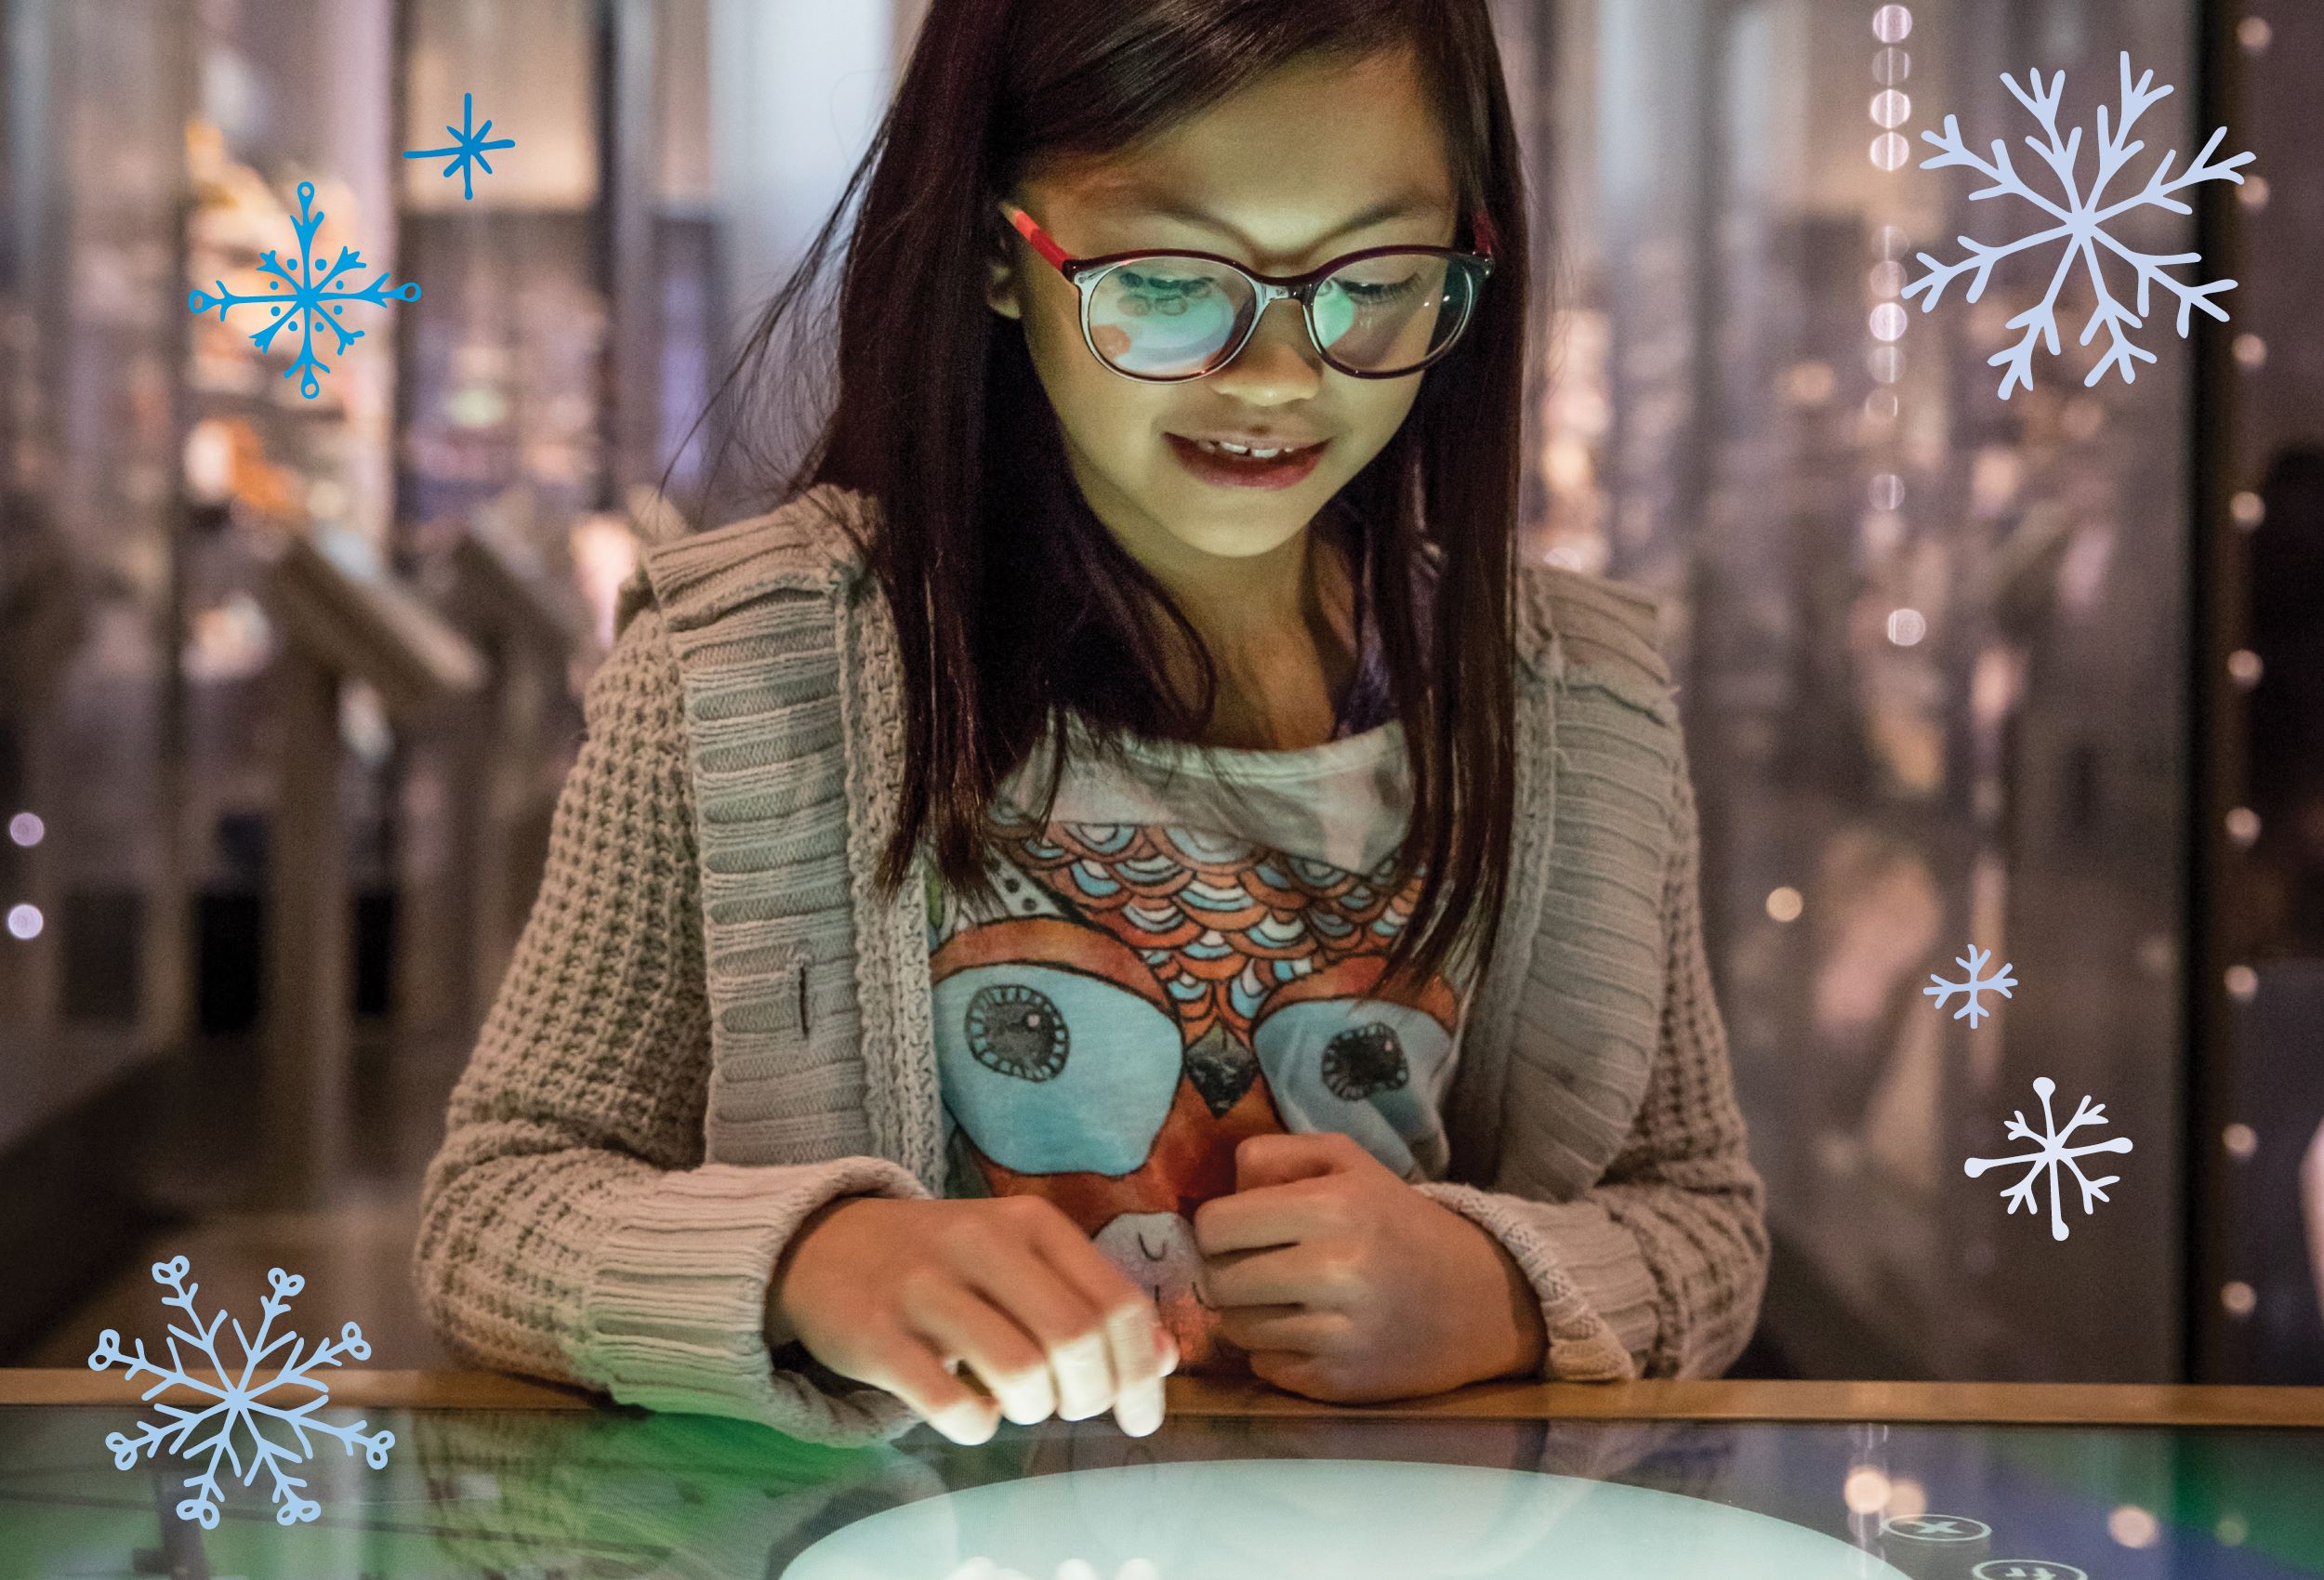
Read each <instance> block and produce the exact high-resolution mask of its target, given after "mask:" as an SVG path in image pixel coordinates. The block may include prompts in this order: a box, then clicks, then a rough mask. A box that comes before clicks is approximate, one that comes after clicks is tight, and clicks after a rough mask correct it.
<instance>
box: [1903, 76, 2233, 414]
mask: <svg viewBox="0 0 2324 1580" xmlns="http://www.w3.org/2000/svg"><path fill="white" fill-rule="evenodd" d="M2154 80H2155V73H2154V72H2146V74H2145V75H2144V76H2142V77H2140V78H2139V79H2138V82H2137V83H2136V85H2135V86H2133V83H2132V82H2131V56H2130V51H2128V50H2124V51H2123V52H2122V112H2121V123H2120V125H2111V126H2110V125H2109V124H2108V120H2107V115H2106V106H2105V105H2103V104H2102V105H2100V106H2099V107H2098V168H2097V176H2096V179H2094V180H2093V181H2092V182H2091V184H2090V190H2089V191H2088V192H2087V193H2085V192H2084V191H2082V189H2081V185H2080V171H2079V164H2080V154H2081V146H2082V129H2081V128H2080V126H2077V127H2075V128H2074V130H2073V135H2072V136H2070V137H2061V136H2060V135H2059V132H2058V101H2059V100H2060V99H2062V98H2064V97H2065V93H2066V73H2065V72H2062V71H2061V72H2058V73H2057V74H2056V75H2055V76H2053V77H2052V78H2051V79H2050V85H2049V86H2048V87H2046V88H2045V87H2043V86H2042V85H2041V73H2040V71H2038V70H2029V71H2027V73H2026V83H2027V86H2023V87H2020V86H2018V84H2017V82H2016V79H2014V77H2012V76H2010V75H2009V74H2008V73H2007V72H2003V73H2002V75H2001V82H2002V84H2003V85H2004V86H2007V87H2008V89H2009V90H2010V92H2011V94H2013V95H2014V97H2015V98H2016V99H2017V102H2018V103H2020V104H2022V105H2024V106H2025V107H2026V108H2027V110H2028V111H2030V112H2032V113H2033V115H2034V117H2035V118H2036V119H2037V120H2039V121H2040V123H2041V129H2042V131H2043V132H2044V133H2045V134H2046V136H2047V139H2048V140H2046V141H2044V140H2042V139H2041V138H2035V137H2032V136H2028V137H2027V138H2026V146H2027V148H2030V149H2031V150H2033V151H2034V152H2035V153H2036V154H2038V155H2040V158H2041V162H2042V163H2043V164H2045V165H2048V166H2049V167H2050V169H2051V170H2052V172H2053V173H2054V174H2055V175H2056V177H2057V178H2058V181H2059V183H2060V185H2062V186H2063V187H2064V188H2065V189H2066V197H2065V201H2064V202H2063V203H2059V202H2056V201H2054V200H2053V199H2052V198H2050V197H2048V196H2046V195H2044V194H2043V193H2041V192H2039V191H2035V190H2034V189H2033V188H2032V187H2030V186H2027V184H2026V181H2025V178H2023V177H2021V176H2020V175H2018V173H2017V170H2016V168H2015V166H2014V165H2011V163H2010V156H2009V149H2008V148H2007V147H2006V146H2005V145H2004V144H2003V143H2002V141H2001V139H2000V138H1994V139H1993V158H1992V160H1991V162H1990V163H1988V162H1987V161H1986V160H1984V159H1981V158H1979V157H1978V156H1977V155H1976V154H1974V153H1972V152H1971V151H1969V149H1968V146H1967V145H1966V144H1965V143H1963V142H1962V141H1961V125H1960V123H1959V121H1958V119H1957V118H1956V117H1954V116H1951V115H1948V116H1946V117H1945V130H1944V133H1943V134H1942V135H1941V136H1940V135H1939V134H1937V133H1935V132H1922V133H1921V140H1922V141H1924V142H1927V143H1931V144H1933V145H1934V146H1935V147H1936V148H1937V149H1939V150H1941V151H1940V152H1939V153H1938V154H1937V155H1936V157H1934V158H1933V159H1928V160H1924V161H1922V162H1921V169H1923V170H1937V169H1942V168H1944V167H1946V166H1948V165H1969V166H1971V167H1972V168H1974V169H1975V170H1978V171H1981V172H1983V173H1984V174H1985V175H1986V176H1987V177H1989V178H1991V179H1992V181H1993V185H1991V186H1989V187H1987V188H1986V189H1985V190H1984V191H1976V192H1972V193H1970V194H1969V201H1970V202H1972V203H1976V202H1979V201H1981V200H1983V199H1985V198H1990V197H2002V196H2009V197H2018V198H2023V199H2024V200H2025V201H2026V202H2027V203H2029V204H2033V205H2034V206H2035V207H2036V208H2039V209H2040V210H2041V211H2042V212H2044V213H2046V214H2048V215H2049V216H2051V217H2053V218H2054V219H2055V220H2057V223H2056V224H2055V225H2053V226H2052V227H2050V229H2048V230H2042V231H2040V232H2038V233H2036V234H2034V235H2030V236H2025V237H2022V238H2020V239H2019V240H2017V241H2014V242H2008V243H2004V244H2000V245H1987V244H1985V243H1983V242H1979V241H1976V240H1974V239H1973V238H1971V237H1968V236H1961V237H1958V238H1956V240H1958V241H1959V242H1960V243H1961V245H1962V246H1964V247H1966V248H1968V249H1969V256H1968V257H1964V258H1962V259H1961V261H1960V262H1958V263H1943V262H1940V261H1939V260H1938V259H1936V258H1934V257H1930V256H1929V255H1928V254H1927V253H1921V254H1920V255H1919V257H1920V260H1921V262H1922V263H1924V264H1926V265H1928V267H1929V270H1930V272H1929V273H1927V274H1924V275H1922V276H1921V278H1920V279H1918V280H1916V281H1914V282H1913V283H1911V284H1909V285H1908V286H1906V287H1905V293H1904V294H1905V296H1907V298H1910V297H1911V296H1915V295H1917V294H1919V293H1921V292H1926V293H1927V297H1926V299H1925V300H1923V301H1922V302H1921V311H1922V312H1927V311H1929V310H1930V309H1934V307H1935V306H1936V303H1937V298H1938V297H1940V296H1943V295H1944V294H1945V287H1946V286H1947V285H1948V284H1949V283H1951V282H1952V281H1953V280H1954V278H1955V277H1956V276H1958V275H1961V274H1962V273H1964V272H1966V271H1968V270H1972V269H1974V270H1976V278H1975V280H1974V282H1972V283H1971V284H1970V287H1969V299H1970V300H1971V301H1973V302H1974V301H1975V300H1977V299H1978V298H1979V297H1980V296H1983V295H1984V294H1985V286H1986V281H1987V279H1988V278H1990V277H1991V275H1992V273H1993V266H1994V265H1995V264H1997V263H1999V262H2000V260H2001V259H2003V258H2005V257H2011V256H2013V255H2014V254H2016V253H2021V252H2025V251H2027V249H2029V248H2032V247H2038V246H2041V245H2043V244H2046V243H2049V242H2054V241H2059V240H2061V239H2063V240H2064V241H2065V243H2066V246H2065V249H2064V251H2063V252H2061V253H2060V255H2059V257H2058V265H2057V268H2056V270H2054V271H2053V273H2052V274H2051V276H2050V288H2049V290H2048V291H2046V292H2044V293H2043V295H2042V297H2041V300H2040V301H2039V302H2037V303H2035V304H2034V305H2033V306H2032V307H2030V308H2028V309H2026V310H2025V311H2024V312H2021V313H2019V314H2018V315H2017V316H2016V317H2015V318H2013V319H2011V320H2010V321H2009V327H2011V328H2012V329H2017V330H2022V331H2024V334H2023V336H2021V337H2020V338H2019V340H2018V342H2017V343H2016V344H2015V345H2014V346H2011V347H2008V348H2007V349H2003V350H2001V351H2000V352H1998V353H1997V354H1995V355H1994V356H1993V357H1991V358H1990V359H1988V361H1987V365H1988V366H1991V367H2006V368H2007V370H2008V371H2007V372H2006V373H2004V374H2003V375H2002V377H2001V399H2002V400H2004V401H2006V400H2008V399H2009V398H2010V396H2011V394H2012V393H2013V392H2014V390H2015V389H2016V388H2017V387H2018V386H2020V385H2023V386H2024V387H2025V388H2028V389H2030V388H2033V356H2034V347H2035V345H2036V344H2037V343H2040V344H2045V345H2047V346H2048V348H2049V350H2050V354H2051V355H2052V356H2053V357H2054V356H2056V355H2057V354H2058V320H2057V300H2058V291H2059V289H2060V287H2062V286H2063V285H2064V284H2065V283H2066V279H2067V275H2068V274H2069V273H2071V272H2072V271H2073V268H2074V264H2075V262H2076V260H2077V259H2079V260H2080V262H2081V263H2082V265H2083V270H2084V272H2085V273H2086V274H2087V275H2088V276H2089V278H2090V284H2091V289H2092V290H2093V291H2094V292H2095V293H2096V294H2097V298H2098V300H2097V305H2096V306H2095V307H2093V309H2091V314H2090V319H2089V322H2088V323H2085V324H2084V325H2083V326H2082V333H2081V337H2080V344H2081V345H2084V346H2087V345H2089V344H2090V343H2091V341H2092V340H2093V339H2094V338H2096V337H2097V336H2098V334H2099V333H2100V332H2101V331H2102V330H2103V331H2104V332H2105V333H2106V336H2108V343H2107V348H2106V356H2105V358H2104V359H2103V360H2101V361H2100V362H2099V363H2098V365H2097V366H2096V367H2093V368H2092V369H2091V370H2090V376H2089V377H2088V378H2086V379H2084V380H2083V381H2082V383H2083V385H2084V387H2085V388H2088V387H2090V386H2093V385H2095V384H2096V383H2097V382H2098V381H2099V380H2100V379H2101V378H2104V377H2105V376H2106V370H2107V369H2108V368H2112V367H2119V368H2120V369H2121V370H2122V382H2123V383H2125V384H2135V383H2137V382H2138V368H2137V365H2136V364H2137V363H2139V362H2153V361H2154V360H2155V354H2154V353H2153V352H2152V351H2149V350H2147V349H2145V348H2144V347H2141V346H2139V345H2138V344H2137V343H2135V342H2134V341H2133V340H2132V339H2131V337H2130V331H2132V330H2133V329H2137V328H2139V327H2141V326H2142V325H2143V324H2144V323H2146V312H2147V305H2148V299H2149V296H2150V295H2151V293H2152V288H2153V287H2155V286H2157V285H2159V286H2161V287H2163V288H2164V289H2165V290H2168V291H2169V292H2170V293H2171V294H2172V296H2176V297H2178V299H2179V337H2180V338H2181V339H2183V340H2184V339H2185V338H2186V333H2187V325H2188V323H2189V317H2190V314H2191V312H2192V311H2193V309H2195V308H2197V307H2200V308H2201V309H2203V310H2204V311H2205V312H2207V313H2209V314H2211V316H2212V317H2213V318H2215V319H2218V320H2219V321H2220V322H2222V323H2225V322H2226V318H2227V310H2226V309H2225V308H2223V307H2221V306H2220V305H2219V304H2218V303H2216V302H2214V301H2212V297H2213V296H2217V295H2218V294H2220V293H2221V292H2223V291H2232V290H2234V289H2235V285H2236V283H2235V282H2234V281H2232V280H2215V281H2212V282H2211V283H2208V284H2200V285H2198V284H2189V283H2186V282H2185V281H2181V280H2176V279H2173V278H2172V276H2171V274H2170V272H2169V270H2172V269H2174V268H2176V267H2178V266H2179V265H2181V264H2187V263H2199V262H2201V261H2202V255H2201V254H2200V253H2172V254H2169V255H2163V254H2159V253H2142V252H2136V251H2133V249H2131V248H2130V247H2127V246H2125V245H2123V244H2122V243H2120V242H2119V241H2117V240H2116V239H2115V238H2114V237H2113V236H2112V235H2111V234H2109V233H2108V232H2107V230H2106V224H2107V222H2108V221H2110V220H2112V219H2114V218H2116V217H2119V216H2120V215H2123V214H2126V213H2128V212H2129V211H2130V210H2132V209H2134V208H2142V207H2146V208H2163V209H2168V210H2170V211H2171V212H2172V213H2173V214H2192V213H2193V212H2194V210H2193V209H2191V208H2189V207H2188V206H2187V205H2186V204H2184V203H2182V202H2180V201H2179V200H2178V199H2177V198H2175V197H2173V196H2172V193H2174V192H2177V191H2184V190H2185V188H2188V187H2191V186H2195V185H2198V184H2199V183H2201V182H2204V181H2210V180H2218V179H2225V180H2229V181H2233V182H2235V183H2236V184H2237V185H2238V186H2240V185H2242V183H2243V178H2242V177H2241V176H2239V175H2238V174H2236V171H2237V169H2238V166H2240V165H2246V164H2249V163H2250V162H2251V154H2249V153H2239V154H2238V155H2236V156H2235V157H2234V158H2233V159H2229V160H2225V161H2223V162H2221V163H2219V164H2216V165H2214V164H2212V150H2213V149H2215V148H2217V147H2218V146H2219V139H2220V138H2223V137H2225V136H2226V135H2227V128H2226V127H2225V126H2221V127H2219V128H2218V129H2217V130H2216V131H2214V132H2212V135H2211V141H2209V142H2207V143H2205V144H2204V145H2203V151H2202V152H2201V153H2200V154H2199V155H2198V156H2197V157H2196V160H2195V163H2194V164H2193V165H2189V166H2187V168H2186V170H2185V173H2183V174H2182V175H2180V176H2178V177H2177V178H2172V176H2171V165H2172V161H2173V160H2174V159H2176V158H2177V157H2178V151H2177V150H2175V149H2172V150H2169V151H2165V153H2164V154H2163V156H2162V163H2161V165H2159V166H2157V167H2156V169H2155V172H2154V174H2153V175H2151V176H2149V177H2147V178H2146V186H2145V187H2143V188H2141V189H2140V190H2139V191H2137V192H2136V193H2134V194H2133V195H2132V196H2130V197H2126V198H2124V199H2122V200H2121V201H2119V202H2118V203H2113V204H2106V187H2107V185H2108V183H2110V182H2111V181H2113V179H2114V178H2115V177H2116V176H2118V175H2119V174H2120V173H2121V170H2122V166H2123V165H2127V164H2128V163H2130V161H2131V160H2132V159H2133V158H2134V157H2135V156H2136V155H2137V154H2138V152H2139V151H2140V150H2142V149H2144V148H2145V147H2146V143H2145V142H2144V141H2138V142H2133V141H2131V140H2130V138H2131V128H2132V126H2133V125H2136V124H2137V122H2138V118H2139V117H2140V116H2141V115H2144V114H2145V113H2146V112H2147V111H2148V110H2149V109H2151V108H2152V107H2153V106H2154V105H2155V104H2156V103H2157V102H2158V101H2159V100H2160V99H2164V98H2166V97H2167V96H2168V95H2169V94H2170V93H2171V92H2172V89H2171V87H2170V86H2168V85H2165V86H2162V87H2159V88H2150V87H2149V86H2148V85H2149V84H2151V83H2152V82H2153V81H2154ZM2102 204H2103V205H2104V206H2101V205H2102ZM2100 247H2104V248H2106V250H2107V251H2109V252H2111V253H2114V254H2115V255H2116V256H2117V257H2120V258H2122V259H2124V260H2125V261H2127V262H2128V263H2129V264H2130V265H2131V266H2132V268H2133V269H2134V270H2136V271H2137V275H2138V310H2137V311H2136V312H2133V311H2132V310H2131V309H2129V308H2128V307H2126V306H2124V305H2123V303H2122V302H2121V301H2120V300H2119V298H2117V297H2116V296H2115V294H2114V290H2113V287H2112V286H2111V285H2109V284H2108V283H2107V280H2106V269H2105V267H2104V260H2103V259H2102V258H2101V257H2100V256H2099V251H2098V249H2099V248H2100Z"/></svg>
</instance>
